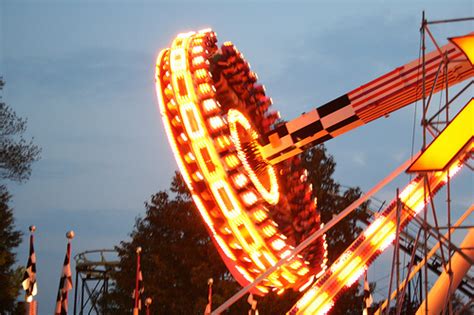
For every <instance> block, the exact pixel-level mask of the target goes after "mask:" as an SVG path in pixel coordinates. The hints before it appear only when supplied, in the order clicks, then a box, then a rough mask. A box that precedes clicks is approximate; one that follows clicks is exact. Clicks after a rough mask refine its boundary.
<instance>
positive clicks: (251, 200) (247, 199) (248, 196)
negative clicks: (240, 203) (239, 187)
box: [242, 191, 258, 206]
mask: <svg viewBox="0 0 474 315" xmlns="http://www.w3.org/2000/svg"><path fill="white" fill-rule="evenodd" d="M242 199H243V200H244V203H245V204H246V205H247V206H251V205H253V204H255V203H256V202H257V201H258V199H257V195H255V194H254V193H253V192H251V191H249V192H246V193H244V194H243V196H242Z"/></svg>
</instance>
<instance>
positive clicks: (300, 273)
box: [296, 267, 309, 276]
mask: <svg viewBox="0 0 474 315" xmlns="http://www.w3.org/2000/svg"><path fill="white" fill-rule="evenodd" d="M308 272H309V269H308V268H306V267H303V268H301V269H300V270H298V271H297V272H296V273H297V274H299V275H300V276H304V275H305V274H307V273H308Z"/></svg>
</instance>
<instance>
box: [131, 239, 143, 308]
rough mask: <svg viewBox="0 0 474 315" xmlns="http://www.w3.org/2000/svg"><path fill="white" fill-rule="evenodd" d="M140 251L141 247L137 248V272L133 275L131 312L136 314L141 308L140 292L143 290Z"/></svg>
mask: <svg viewBox="0 0 474 315" xmlns="http://www.w3.org/2000/svg"><path fill="white" fill-rule="evenodd" d="M141 251H142V248H141V247H138V248H137V273H136V277H135V289H133V299H134V304H133V314H138V311H139V310H141V309H142V294H143V292H144V291H145V287H144V285H143V276H142V268H141V265H140V253H141Z"/></svg>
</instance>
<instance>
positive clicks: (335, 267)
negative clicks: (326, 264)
mask: <svg viewBox="0 0 474 315" xmlns="http://www.w3.org/2000/svg"><path fill="white" fill-rule="evenodd" d="M351 256H352V252H351V251H346V252H345V253H344V254H342V255H341V256H340V257H339V258H338V259H337V260H336V261H335V262H334V263H333V264H332V266H331V269H330V270H331V272H332V273H336V272H337V271H338V270H339V269H341V268H342V267H343V265H344V262H345V261H346V260H347V259H348V258H349V257H351Z"/></svg>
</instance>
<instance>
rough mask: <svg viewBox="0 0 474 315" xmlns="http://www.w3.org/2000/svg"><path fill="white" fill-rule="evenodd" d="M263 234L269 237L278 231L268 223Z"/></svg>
mask: <svg viewBox="0 0 474 315" xmlns="http://www.w3.org/2000/svg"><path fill="white" fill-rule="evenodd" d="M262 231H263V234H265V235H266V236H267V237H272V236H273V235H275V233H276V229H275V227H274V226H273V225H267V226H265V227H264V228H263V229H262Z"/></svg>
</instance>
